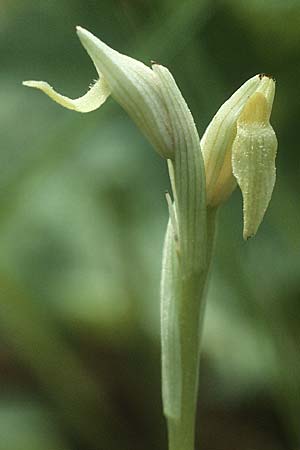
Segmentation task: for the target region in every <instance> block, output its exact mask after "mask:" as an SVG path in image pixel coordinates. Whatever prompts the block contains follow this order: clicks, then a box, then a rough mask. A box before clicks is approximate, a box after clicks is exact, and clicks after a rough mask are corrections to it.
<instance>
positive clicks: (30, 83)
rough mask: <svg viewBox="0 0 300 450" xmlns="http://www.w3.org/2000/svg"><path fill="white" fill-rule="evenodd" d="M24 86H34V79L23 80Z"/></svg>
mask: <svg viewBox="0 0 300 450" xmlns="http://www.w3.org/2000/svg"><path fill="white" fill-rule="evenodd" d="M22 85H23V86H27V87H32V81H22Z"/></svg>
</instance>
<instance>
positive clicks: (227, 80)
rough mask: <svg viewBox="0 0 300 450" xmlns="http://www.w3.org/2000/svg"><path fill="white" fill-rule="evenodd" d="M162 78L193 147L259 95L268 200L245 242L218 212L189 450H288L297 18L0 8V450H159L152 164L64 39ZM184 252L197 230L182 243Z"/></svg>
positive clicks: (212, 7)
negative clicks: (220, 117) (85, 38)
mask: <svg viewBox="0 0 300 450" xmlns="http://www.w3.org/2000/svg"><path fill="white" fill-rule="evenodd" d="M77 24H80V25H82V26H84V27H86V28H87V29H89V30H90V31H92V32H93V33H94V34H95V35H97V36H99V37H101V38H102V39H103V40H104V41H106V42H107V43H109V44H110V45H111V46H112V47H114V48H116V49H118V50H119V51H121V52H124V53H127V54H130V55H132V56H134V57H136V58H138V59H140V60H142V61H144V62H146V63H147V62H148V61H150V59H154V60H157V61H159V62H161V63H162V64H164V65H166V66H168V68H169V69H170V70H171V72H172V73H173V74H174V76H175V78H176V80H177V82H178V85H179V86H180V88H181V90H182V92H183V94H184V96H185V98H186V100H187V102H188V104H189V106H190V108H191V110H192V112H193V114H194V117H195V119H196V120H197V126H198V129H199V132H200V134H201V133H202V132H203V131H204V129H205V127H206V125H207V124H208V122H209V120H210V118H211V117H212V115H213V114H214V113H215V111H216V109H217V108H218V107H219V105H220V104H221V103H222V102H223V101H224V100H225V99H226V98H227V97H228V96H229V95H230V94H231V93H232V92H233V91H234V90H235V89H236V88H237V87H238V86H239V85H240V84H241V83H242V82H243V81H244V80H245V79H247V78H249V77H250V76H252V75H254V74H255V73H259V72H265V73H272V74H273V75H274V76H275V77H276V79H277V81H278V83H277V94H276V99H275V106H274V113H273V116H272V124H273V127H274V129H275V130H276V132H277V135H278V141H279V153H278V158H277V184H276V188H275V192H274V194H273V199H272V201H271V204H270V207H269V210H268V213H267V215H266V218H265V220H264V223H263V225H262V227H261V229H260V231H259V233H258V235H257V237H256V238H255V239H254V240H252V241H249V242H247V243H245V242H243V240H242V212H241V198H240V195H239V193H238V192H236V193H235V194H234V196H233V197H232V199H231V200H230V202H229V203H228V204H227V205H226V206H225V207H224V208H223V209H222V211H221V213H220V217H219V232H218V240H217V245H216V258H215V263H214V270H213V274H212V277H211V286H210V289H209V293H208V307H207V317H206V323H205V332H204V345H203V361H202V378H201V386H200V402H201V407H202V409H201V414H200V416H201V417H200V420H199V435H200V442H201V445H202V446H201V448H202V449H203V450H208V449H211V448H213V449H214V450H223V449H229V448H232V449H233V448H234V449H239V450H253V449H256V448H263V449H264V450H267V449H272V450H277V449H278V450H283V449H284V450H285V449H286V450H288V449H292V448H297V446H298V447H299V445H300V427H299V417H300V209H299V194H300V177H299V170H300V163H299V150H298V146H299V144H298V140H299V139H298V129H299V124H298V122H299V115H300V111H299V101H300V100H299V99H300V95H299V94H300V81H299V80H300V61H299V54H300V53H299V50H300V43H299V42H300V41H299V27H300V3H299V1H297V0H274V1H272V0H269V1H268V0H265V1H258V0H252V1H250V2H244V1H240V0H215V1H212V0H211V1H210V0H198V1H196V0H187V1H184V2H182V1H179V0H164V1H158V0H151V1H150V0H140V1H137V0H136V1H133V0H131V1H129V0H113V1H111V0H110V1H109V0H103V1H101V2H100V1H95V0H89V1H83V0H73V1H71V0H59V1H58V0H53V1H51V2H45V1H44V2H37V1H34V0H22V1H21V0H10V1H7V0H2V2H1V4H0V57H1V67H0V136H1V144H0V145H1V148H0V163H1V168H0V189H1V190H0V192H1V194H0V231H1V232H0V248H1V252H0V285H1V292H0V337H1V340H0V381H1V391H0V450H24V449H25V450H26V449H31V450H35V449H37V450H48V449H49V450H50V449H52V450H53V449H56V450H58V449H59V450H71V449H85V450H89V449H91V450H95V449H100V450H102V449H105V450H119V449H121V448H122V450H132V449H135V448H136V449H145V450H146V449H153V448H156V449H165V448H166V435H165V430H164V421H163V418H162V413H161V401H160V359H159V295H158V292H159V275H160V259H161V247H162V241H163V236H164V228H165V226H166V221H167V208H166V205H165V200H164V191H165V190H166V189H168V187H169V184H168V179H167V172H166V168H165V163H164V161H163V160H161V159H160V158H159V156H157V154H156V153H155V152H154V151H153V150H152V149H151V148H150V146H149V145H148V143H147V142H146V141H145V140H144V138H143V137H142V136H141V135H140V133H139V132H138V130H137V129H136V128H135V127H134V125H133V124H132V123H131V121H130V120H129V119H128V117H127V116H126V114H125V113H124V112H123V111H121V110H120V108H119V106H118V105H117V104H115V103H114V102H113V101H112V100H109V101H108V102H107V104H105V105H104V106H103V107H102V108H101V109H100V110H98V111H96V112H94V113H91V114H87V115H80V114H76V113H73V112H68V111H66V110H63V109H61V108H60V107H59V106H57V105H55V104H54V103H52V102H50V101H49V100H48V99H47V98H46V97H44V96H42V95H41V94H40V93H38V92H33V91H30V90H28V89H25V88H23V87H22V86H21V81H22V80H24V79H47V80H48V81H49V82H50V83H51V84H52V85H54V86H55V87H57V88H58V89H60V90H61V91H63V92H65V93H66V94H68V95H70V96H72V95H73V96H74V97H75V96H78V95H80V94H81V93H83V92H84V91H85V90H86V87H87V84H88V83H89V82H90V81H92V79H93V78H94V77H95V76H96V74H95V71H94V69H93V67H92V64H91V62H90V60H89V59H88V57H87V55H86V54H85V52H84V50H83V48H82V47H81V45H80V43H79V41H78V39H77V38H76V35H75V33H74V27H75V25H77ZM199 233H201V230H199Z"/></svg>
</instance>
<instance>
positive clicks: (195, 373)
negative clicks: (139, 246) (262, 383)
mask: <svg viewBox="0 0 300 450" xmlns="http://www.w3.org/2000/svg"><path fill="white" fill-rule="evenodd" d="M216 212H217V210H216V209H208V210H207V239H206V248H205V249H202V250H203V252H205V253H206V255H207V258H206V266H205V269H204V270H203V271H201V272H195V273H192V274H190V275H189V276H188V277H185V276H184V274H183V273H182V271H181V268H180V265H178V274H177V276H178V279H179V280H180V283H179V284H178V290H179V296H178V299H177V301H178V306H179V309H178V327H179V341H180V355H181V361H180V366H181V367H180V370H181V396H180V397H181V402H180V405H181V406H180V413H179V415H178V417H176V418H173V417H169V418H167V419H168V435H169V450H194V446H195V418H196V412H197V411H196V410H197V393H198V379H199V358H200V344H201V334H202V328H203V318H204V311H205V297H206V290H207V281H208V276H209V272H210V266H211V259H212V254H213V247H214V237H215V223H216ZM174 370H176V368H174Z"/></svg>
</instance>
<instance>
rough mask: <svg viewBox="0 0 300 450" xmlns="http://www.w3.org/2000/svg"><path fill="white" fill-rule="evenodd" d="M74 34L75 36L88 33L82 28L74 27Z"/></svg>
mask: <svg viewBox="0 0 300 450" xmlns="http://www.w3.org/2000/svg"><path fill="white" fill-rule="evenodd" d="M76 33H77V34H84V33H88V31H87V30H86V29H85V28H82V27H81V26H80V25H77V26H76Z"/></svg>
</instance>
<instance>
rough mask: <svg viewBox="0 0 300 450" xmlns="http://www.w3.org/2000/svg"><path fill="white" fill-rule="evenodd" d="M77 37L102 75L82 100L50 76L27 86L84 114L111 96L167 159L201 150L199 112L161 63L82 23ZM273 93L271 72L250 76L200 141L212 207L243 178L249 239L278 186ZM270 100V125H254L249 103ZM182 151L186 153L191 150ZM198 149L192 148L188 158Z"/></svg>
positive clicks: (245, 225) (258, 123) (25, 83)
mask: <svg viewBox="0 0 300 450" xmlns="http://www.w3.org/2000/svg"><path fill="white" fill-rule="evenodd" d="M77 34H78V36H79V39H80V40H81V42H82V45H83V46H84V47H85V49H86V50H87V52H88V54H89V55H90V57H91V59H92V61H93V63H94V65H95V67H96V70H97V72H98V75H99V79H98V80H97V81H96V82H95V83H94V84H93V85H92V86H91V87H90V90H89V91H88V92H87V93H86V94H85V95H84V96H83V97H80V98H78V99H75V100H72V99H70V98H68V97H65V96H63V95H60V94H58V93H57V92H56V91H55V90H54V89H53V88H52V87H51V86H50V85H49V84H48V83H46V82H43V81H25V82H24V83H23V84H24V85H26V86H29V87H35V88H37V89H40V90H42V91H43V92H44V93H45V94H47V95H49V97H51V98H52V99H53V100H54V101H56V102H57V103H59V104H61V105H62V106H64V107H66V108H69V109H73V110H75V111H79V112H89V111H93V110H95V109H97V108H99V107H100V106H101V105H102V104H103V103H104V102H105V100H106V99H107V97H109V95H111V96H112V97H113V98H114V99H115V100H116V101H117V102H118V103H120V105H121V106H122V107H123V108H124V109H125V110H126V111H127V112H128V114H129V115H130V116H131V117H132V119H133V120H134V121H135V123H136V124H137V126H138V127H139V128H140V130H141V131H142V132H143V133H144V134H145V136H146V137H147V138H148V139H149V141H150V142H151V143H152V144H153V146H154V148H155V149H156V150H157V151H158V153H159V154H160V155H161V156H163V157H164V158H168V159H171V160H174V159H175V152H176V151H178V148H182V146H183V145H184V146H185V145H188V146H196V147H199V137H198V133H197V130H196V127H195V124H194V121H193V118H192V115H191V113H190V111H189V109H188V107H187V105H186V103H185V101H184V100H183V98H182V96H181V93H180V91H179V89H178V87H177V85H176V83H175V82H174V79H173V77H172V75H171V74H170V72H169V71H168V70H167V69H166V68H165V67H162V66H160V65H156V64H154V65H153V68H152V69H151V68H149V67H147V66H146V65H145V64H143V63H141V62H140V61H137V60H135V59H133V58H130V57H129V56H125V55H122V54H121V53H119V52H117V51H115V50H113V49H112V48H110V47H109V46H107V45H106V44H104V43H103V42H102V41H101V40H100V39H98V38H96V37H95V36H94V35H93V34H91V33H90V32H89V31H87V30H84V29H83V28H81V27H77ZM255 93H260V94H261V95H260V96H257V95H254V94H255ZM274 93H275V83H274V81H273V79H272V78H270V77H268V76H265V75H256V76H254V77H252V78H250V79H249V80H248V81H246V82H245V83H244V84H243V85H242V86H241V87H240V88H239V89H238V90H237V91H236V92H235V93H234V94H233V95H232V96H231V97H230V98H229V99H228V100H227V101H226V102H225V103H224V104H223V105H222V106H221V107H220V109H219V110H218V112H217V113H216V115H215V116H214V118H213V119H212V121H211V122H210V124H209V126H208V127H207V129H206V131H205V133H204V135H203V137H202V139H201V150H202V156H203V162H204V168H205V175H204V173H202V178H203V177H205V180H206V181H205V184H206V189H205V191H206V204H207V205H208V206H210V207H216V206H218V205H220V204H221V203H223V202H224V201H225V200H227V198H228V197H229V196H230V194H231V193H232V191H233V190H234V189H235V187H236V184H237V183H238V185H239V187H240V188H241V191H242V194H243V201H244V208H243V210H244V237H245V238H248V237H250V236H252V235H254V234H255V233H256V231H257V228H258V226H259V224H260V223H261V221H262V219H263V216H264V213H265V211H266V208H267V206H268V203H269V201H270V198H271V195H272V191H273V187H274V183H275V155H276V149H277V141H276V137H275V133H274V131H273V129H272V128H271V126H270V124H269V117H270V113H271V109H272V104H273V98H274ZM263 98H264V99H265V109H266V110H267V111H268V113H267V116H266V119H264V120H265V122H262V119H259V118H257V120H256V121H252V125H251V126H250V125H249V124H247V121H246V120H245V117H246V116H247V117H248V118H249V114H247V115H245V114H244V113H243V110H244V108H246V105H247V104H248V107H247V108H248V109H247V111H248V112H249V111H253V108H254V109H255V103H257V102H258V103H260V104H261V105H262V104H263V103H264V100H262V99H263ZM179 99H181V100H180V101H179ZM250 99H252V100H251V102H250ZM248 102H250V103H248ZM181 104H182V105H184V107H183V108H182V107H181V106H180V105H181ZM249 105H250V106H249ZM258 119H259V120H258ZM176 149H177V150H176ZM181 151H182V153H184V152H185V151H186V149H185V150H181ZM193 154H194V153H193V152H190V154H189V157H192V156H193ZM199 164H200V163H199ZM201 171H202V172H203V169H202V168H201ZM198 178H199V177H198ZM202 181H203V180H202ZM202 181H201V180H198V183H202ZM174 195H176V193H174ZM171 212H172V210H171ZM172 215H173V216H174V214H172ZM190 219H192V214H190ZM173 221H174V220H173ZM182 227H183V224H181V228H182ZM174 228H177V225H176V224H174Z"/></svg>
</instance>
